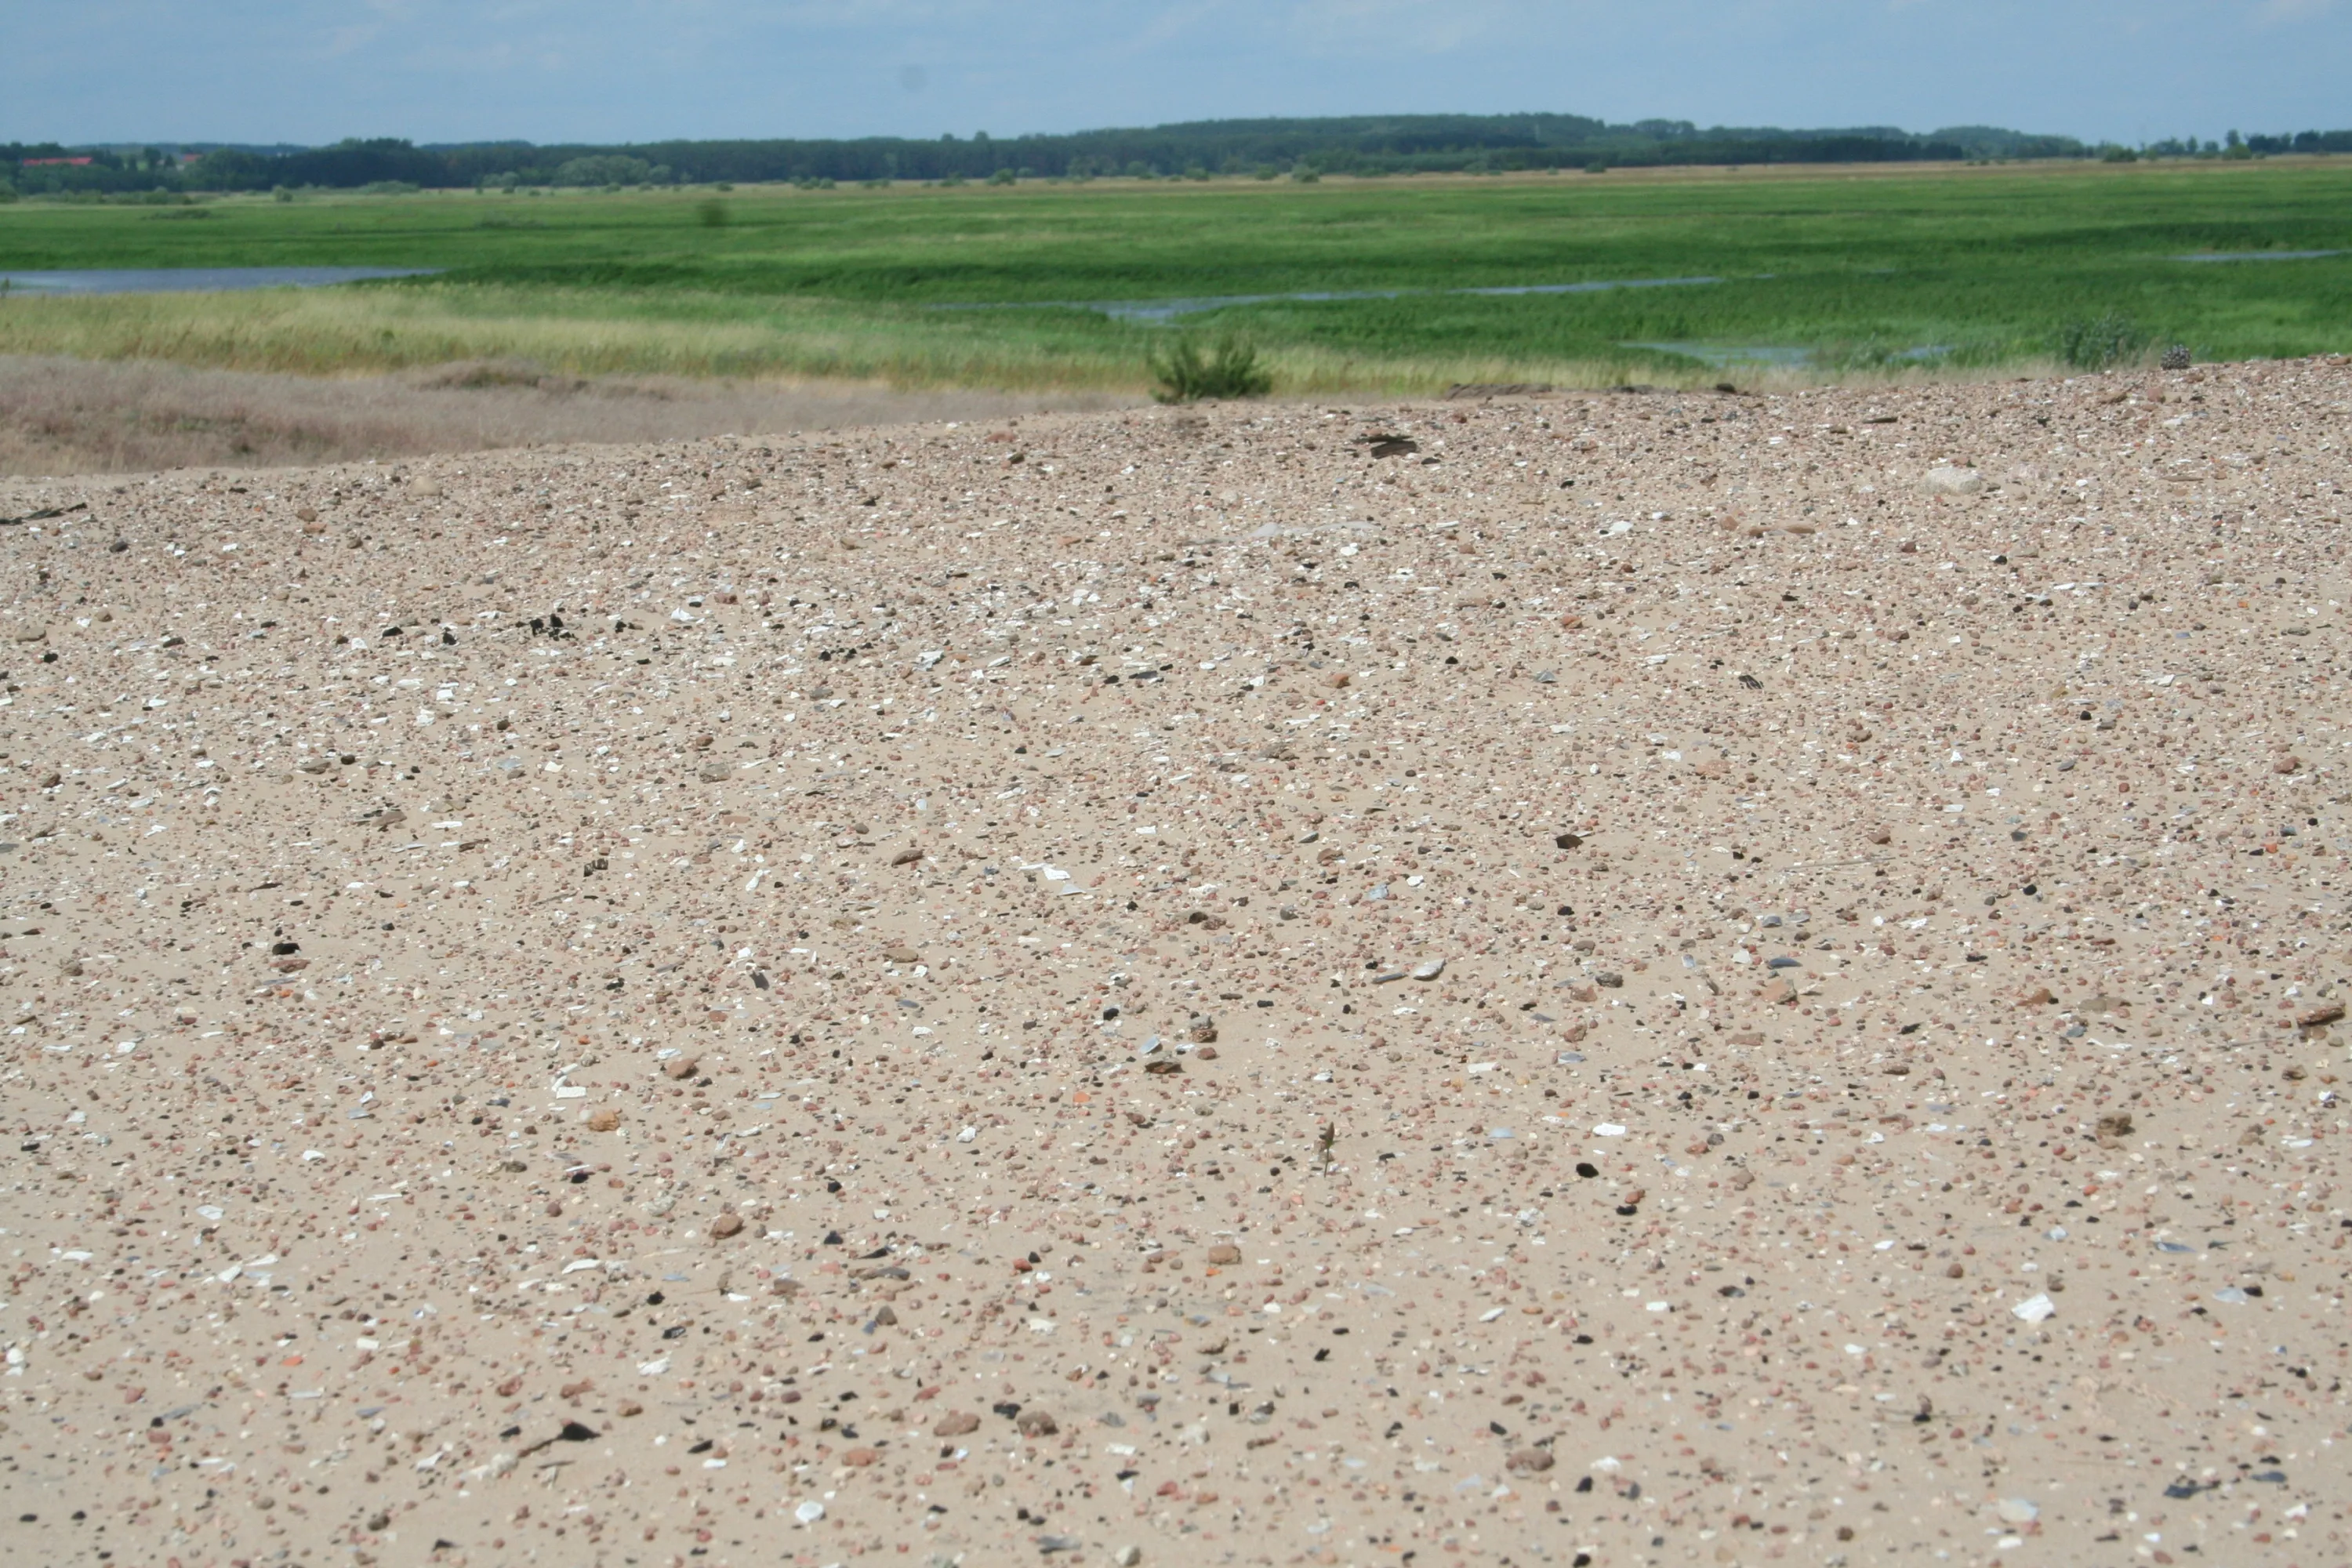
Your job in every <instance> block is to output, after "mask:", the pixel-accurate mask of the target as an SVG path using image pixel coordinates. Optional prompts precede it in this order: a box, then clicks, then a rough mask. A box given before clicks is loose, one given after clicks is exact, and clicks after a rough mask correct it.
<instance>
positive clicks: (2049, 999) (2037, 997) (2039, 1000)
mask: <svg viewBox="0 0 2352 1568" xmlns="http://www.w3.org/2000/svg"><path fill="white" fill-rule="evenodd" d="M2056 1000H2057V998H2056V997H2055V996H2053V995H2052V994H2050V987H2048V986H2047V985H2044V986H2042V988H2041V989H2040V990H2038V991H2036V992H2034V994H2032V995H2031V996H2028V997H2027V998H2026V999H2025V1005H2027V1006H2028V1007H2042V1006H2047V1005H2049V1004H2051V1003H2053V1002H2055V1001H2056Z"/></svg>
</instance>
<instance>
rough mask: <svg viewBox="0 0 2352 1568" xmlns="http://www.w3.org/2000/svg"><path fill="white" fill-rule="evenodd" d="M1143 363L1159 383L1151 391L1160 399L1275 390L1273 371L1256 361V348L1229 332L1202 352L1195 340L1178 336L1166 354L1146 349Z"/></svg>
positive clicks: (1246, 394) (1257, 394) (1258, 394)
mask: <svg viewBox="0 0 2352 1568" xmlns="http://www.w3.org/2000/svg"><path fill="white" fill-rule="evenodd" d="M1144 363H1145V365H1146V366H1147V367H1148V368H1149V369H1150V372H1151V378H1152V380H1153V381H1154V382H1156V383H1157V385H1156V386H1154V387H1153V389H1152V393H1151V395H1152V396H1154V397H1156V398H1158V399H1159V400H1160V402H1162V403H1192V402H1194V401H1196V400H1198V399H1200V398H1203V397H1264V396H1265V395H1266V394H1267V393H1269V392H1271V391H1273V390H1274V373H1273V372H1272V371H1270V370H1267V369H1266V368H1265V366H1264V365H1262V364H1260V363H1258V358H1257V350H1256V348H1255V346H1253V345H1252V344H1250V343H1249V342H1245V341H1244V340H1243V339H1241V338H1237V337H1234V336H1232V335H1230V334H1228V335H1227V336H1224V337H1222V338H1219V339H1218V340H1217V341H1216V342H1215V343H1214V344H1213V345H1212V346H1211V347H1210V348H1209V349H1208V350H1207V351H1206V352H1205V353H1204V352H1203V351H1202V347H1201V345H1200V343H1199V342H1198V341H1197V340H1195V339H1193V338H1192V337H1189V336H1186V337H1179V338H1178V339H1177V340H1176V342H1174V343H1173V344H1172V345H1171V347H1170V348H1169V350H1168V352H1167V353H1166V354H1164V355H1162V354H1160V353H1157V352H1154V353H1147V354H1146V355H1145V356H1144Z"/></svg>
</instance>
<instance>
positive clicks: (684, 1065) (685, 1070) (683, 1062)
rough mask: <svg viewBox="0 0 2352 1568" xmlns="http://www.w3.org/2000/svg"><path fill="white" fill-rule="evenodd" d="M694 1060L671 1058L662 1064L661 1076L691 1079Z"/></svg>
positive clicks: (690, 1058)
mask: <svg viewBox="0 0 2352 1568" xmlns="http://www.w3.org/2000/svg"><path fill="white" fill-rule="evenodd" d="M694 1068H695V1058H692V1057H672V1058H670V1059H669V1060H667V1061H666V1062H664V1063H662V1076H663V1077H664V1078H692V1077H693V1076H694Z"/></svg>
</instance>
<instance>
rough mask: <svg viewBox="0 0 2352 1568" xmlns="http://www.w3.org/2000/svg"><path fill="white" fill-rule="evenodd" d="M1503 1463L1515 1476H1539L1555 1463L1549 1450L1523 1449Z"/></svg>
mask: <svg viewBox="0 0 2352 1568" xmlns="http://www.w3.org/2000/svg"><path fill="white" fill-rule="evenodd" d="M1503 1463H1504V1465H1505V1467H1506V1468H1508V1469H1509V1470H1510V1471H1511V1473H1512V1474H1514V1475H1521V1476H1539V1475H1541V1474H1543V1473H1544V1471H1546V1470H1549V1469H1550V1468H1552V1465H1553V1463H1554V1461H1553V1459H1552V1457H1551V1450H1550V1449H1549V1448H1521V1449H1520V1450H1519V1451H1518V1452H1517V1453H1516V1454H1513V1455H1512V1456H1511V1457H1510V1458H1507V1459H1506V1460H1504V1461H1503Z"/></svg>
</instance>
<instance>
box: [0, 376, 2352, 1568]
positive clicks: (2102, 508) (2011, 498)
mask: <svg viewBox="0 0 2352 1568" xmlns="http://www.w3.org/2000/svg"><path fill="white" fill-rule="evenodd" d="M2347 406H2352V370H2347V368H2346V367H2345V366H2344V365H2342V364H2340V363H2320V362H2300V363H2278V364H2268V365H2260V366H2222V367H2210V368H2207V369H2204V370H2200V371H2196V372H2191V373H2188V374H2171V375H2158V374H2152V373H2151V374H2141V375H2135V376H2108V377H2093V378H2086V379H2082V380H2077V381H2074V382H2069V383H2063V384H2062V383H2034V384H2002V385H1983V386H1971V387H1953V388H1934V389H1927V390H1921V391H1910V392H1900V393H1896V392H1887V391H1850V392H1836V391H1832V392H1822V393H1817V394H1809V395H1789V396H1785V397H1774V398H1769V399H1767V398H1760V397H1749V396H1736V395H1614V396H1612V395H1591V396H1571V397H1562V398H1557V399H1544V400H1525V399H1522V400H1519V401H1516V402H1505V401H1497V402H1495V403H1492V404H1486V405H1470V406H1463V405H1444V406H1430V407H1410V408H1397V407H1389V406H1382V407H1377V408H1362V407H1357V408H1344V409H1341V408H1329V409H1327V408H1319V407H1228V408H1217V409H1213V410H1209V411H1206V412H1204V413H1190V412H1187V413H1165V412H1153V413H1135V414H1126V415H1118V414H1108V415H1102V416H1088V417H1070V418H1062V419H1050V420H1040V419H1029V420H1025V421H1024V422H1022V423H1021V424H1019V425H1017V426H987V425H978V426H971V425H968V426H962V427H952V426H927V427H921V428H904V429H897V430H877V431H869V432H864V433H858V434H854V435H844V436H839V437H810V438H805V439H785V438H775V439H771V440H765V441H754V440H748V439H746V440H740V441H703V442H697V443H694V444H691V445H672V446H667V447H639V448H616V447H604V448H584V447H583V448H542V449H534V450H530V451H527V452H519V453H511V454H505V455H499V456H491V457H478V458H444V459H435V460H420V461H416V462H413V463H410V464H407V465H404V466H389V465H387V466H357V467H350V468H335V469H329V470H318V471H302V472H292V471H286V472H273V473H268V474H257V475H254V476H251V477H250V478H237V479H232V478H229V477H213V478H209V479H208V478H205V477H204V476H201V475H187V476H173V477H171V478H167V479H156V480H136V481H129V482H122V483H100V484H91V485H88V486H77V485H75V484H72V483H57V484H47V485H32V484H27V483H23V482H13V481H12V482H6V483H0V517H8V518H16V517H18V516H20V515H22V514H25V513H27V512H31V511H34V510H44V509H51V508H60V507H86V510H72V511H68V512H67V513H66V514H65V515H63V516H61V517H57V518H51V519H48V520H46V521H34V522H16V523H12V524H8V525H6V526H5V527H0V554H5V572H6V574H7V576H6V579H5V585H6V594H5V607H0V631H5V636H6V637H7V638H8V641H7V642H6V645H5V649H6V651H5V661H0V662H5V668H6V678H5V684H6V688H7V692H6V701H5V705H0V751H5V779H6V781H7V784H6V791H5V797H0V805H5V812H6V815H5V817H0V892H5V898H0V917H5V923H0V938H5V940H0V949H5V952H0V965H5V968H0V986H5V990H4V991H0V997H5V1007H6V1014H5V1018H0V1027H4V1028H5V1030H6V1033H5V1042H6V1055H5V1068H4V1069H0V1070H5V1101H0V1103H5V1110H6V1112H7V1115H8V1119H9V1121H10V1123H11V1126H10V1129H9V1131H10V1132H11V1134H12V1136H11V1138H10V1140H9V1143H8V1145H7V1152H5V1156H0V1159H5V1170H0V1193H5V1197H4V1198H0V1222H4V1223H5V1236H0V1256H5V1263H6V1266H7V1268H8V1273H7V1275H6V1279H5V1291H0V1300H5V1306H0V1344H5V1354H6V1365H5V1377H0V1404H5V1410H0V1453H5V1464H0V1506H5V1513H0V1542H5V1543H6V1544H5V1552H0V1555H5V1557H7V1558H8V1559H9V1560H11V1561H21V1562H43V1563H58V1564H65V1563H96V1562H99V1561H105V1562H108V1563H115V1564H126V1563H139V1564H157V1565H163V1564H173V1565H176V1568H212V1565H219V1568H233V1565H257V1564H267V1563H308V1564H314V1565H318V1568H325V1565H326V1564H330V1563H345V1562H350V1563H362V1564H365V1563H452V1564H454V1563H469V1564H478V1565H488V1564H507V1563H543V1564H549V1565H551V1568H554V1565H564V1568H570V1565H574V1564H577V1565H583V1568H585V1565H589V1564H605V1565H612V1568H621V1565H625V1564H656V1563H658V1564H695V1563H709V1564H713V1565H718V1564H752V1563H784V1562H790V1563H803V1564H811V1565H815V1564H824V1563H847V1562H850V1561H852V1560H856V1559H859V1558H866V1559H878V1560H880V1561H885V1562H895V1561H907V1562H912V1563H952V1562H962V1563H969V1564H980V1563H1014V1562H1026V1561H1033V1560H1045V1559H1041V1558H1040V1553H1041V1552H1042V1553H1045V1554H1046V1558H1047V1559H1050V1560H1052V1561H1073V1562H1084V1563H1123V1562H1132V1561H1137V1560H1139V1561H1141V1562H1143V1563H1228V1562H1231V1563H1360V1564H1379V1563H1414V1564H1418V1565H1419V1568H1430V1565H1432V1564H1442V1563H1498V1564H1499V1563H1513V1564H1534V1563H1560V1564H1571V1563H1584V1562H1587V1561H1588V1560H1589V1561H1590V1562H1591V1563H1605V1564H1618V1563H1627V1564H1631V1563H1661V1564H1669V1563H1671V1564H1679V1563H1705V1564H1719V1563H1740V1564H1746V1563H1757V1564H1762V1563H1772V1562H1775V1561H1787V1562H1792V1563H1848V1564H1853V1565H1856V1568H1859V1565H1860V1564H1864V1563H1898V1562H1899V1563H1909V1562H1918V1563H1987V1562H1995V1561H1997V1562H2001V1563H2035V1562H2060V1561H2069V1562H2076V1563H2112V1564H2116V1565H2117V1568H2123V1565H2126V1564H2137V1563H2184V1564H2186V1563H2213V1564H2221V1563H2230V1564H2240V1563H2281V1564H2285V1563H2296V1564H2310V1565H2320V1564H2330V1563H2343V1562H2345V1561H2346V1560H2347V1555H2352V1548H2347V1539H2346V1530H2345V1524H2344V1508H2345V1498H2346V1497H2347V1489H2346V1473H2345V1472H2346V1465H2345V1459H2346V1457H2347V1449H2352V1438H2347V1436H2346V1432H2345V1410H2346V1397H2347V1396H2346V1394H2345V1392H2344V1382H2343V1379H2344V1377H2345V1376H2346V1373H2347V1353H2352V1350H2347V1341H2348V1340H2352V1336H2347V1329H2346V1321H2345V1310H2344V1304H2343V1303H2344V1289H2345V1283H2346V1279H2347V1266H2346V1261H2345V1260H2346V1252H2345V1250H2344V1248H2345V1246H2346V1243H2345V1237H2346V1235H2347V1226H2352V1219H2347V1217H2346V1203H2345V1194H2344V1193H2343V1191H2342V1188H2341V1184H2342V1182H2343V1180H2344V1156H2343V1152H2342V1151H2343V1149H2344V1146H2345V1142H2346V1135H2347V1130H2352V1129H2348V1128H2347V1120H2346V1119H2345V1116H2344V1112H2343V1110H2342V1108H2341V1106H2340V1104H2339V1102H2338V1099H2337V1096H2338V1093H2339V1090H2340V1087H2341V1086H2339V1085H2338V1083H2337V1079H2339V1077H2341V1076H2343V1073H2344V1053H2343V1048H2342V1044H2341V1041H2340V1040H2339V1039H2338V1038H2337V1036H2338V1035H2340V1034H2341V1032H2342V1028H2343V1026H2342V1025H2341V1024H2337V1023H2336V1020H2338V1019H2339V1018H2340V1017H2341V1016H2342V1014H2343V1011H2344V1002H2345V989H2344V988H2345V985H2346V984H2347V973H2346V953H2345V932H2346V928H2347V916H2346V897H2347V881H2352V861H2347V854H2346V851H2347V834H2352V824H2347V820H2346V805H2345V801H2346V791H2345V776H2346V775H2345V769H2346V767H2347V763H2346V760H2345V759H2346V757H2347V752H2346V750H2345V748H2346V746H2347V744H2352V730H2347V728H2346V720H2347V704H2346V701H2345V697H2344V687H2343V658H2344V648H2345V647H2346V642H2347V636H2352V634H2347V629H2346V627H2347V621H2346V611H2345V608H2344V603H2343V602H2344V601H2345V600H2346V599H2347V597H2352V593H2347V587H2352V584H2347V582H2346V574H2345V567H2344V563H2343V554H2344V551H2343V545H2342V542H2341V540H2340V536H2339V530H2340V526H2341V521H2340V520H2341V517H2342V510H2343V502H2342V499H2341V491H2340V489H2339V487H2340V485H2341V484H2342V482H2343V480H2344V478H2345V473H2344V462H2343V447H2344V443H2345V439H2346V430H2347V421H2346V417H2345V416H2346V413H2347ZM1373 437H1386V438H1388V439H1387V440H1386V441H1385V442H1383V443H1382V444H1380V445H1370V444H1368V443H1370V440H1371V438H1373ZM1944 468H1954V469H1966V470H1968V472H1965V473H1956V472H1941V473H1938V472H1937V470H1938V469H1944ZM1931 476H1932V478H1931ZM559 617H560V626H559ZM1441 965H1442V969H1441V968H1440V966H1441ZM2332 1024H2333V1025H2335V1027H2333V1028H2331V1027H2330V1026H2331V1025H2332ZM1129 1552H1139V1554H1140V1556H1139V1559H1138V1558H1137V1557H1135V1556H1132V1555H1129Z"/></svg>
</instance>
